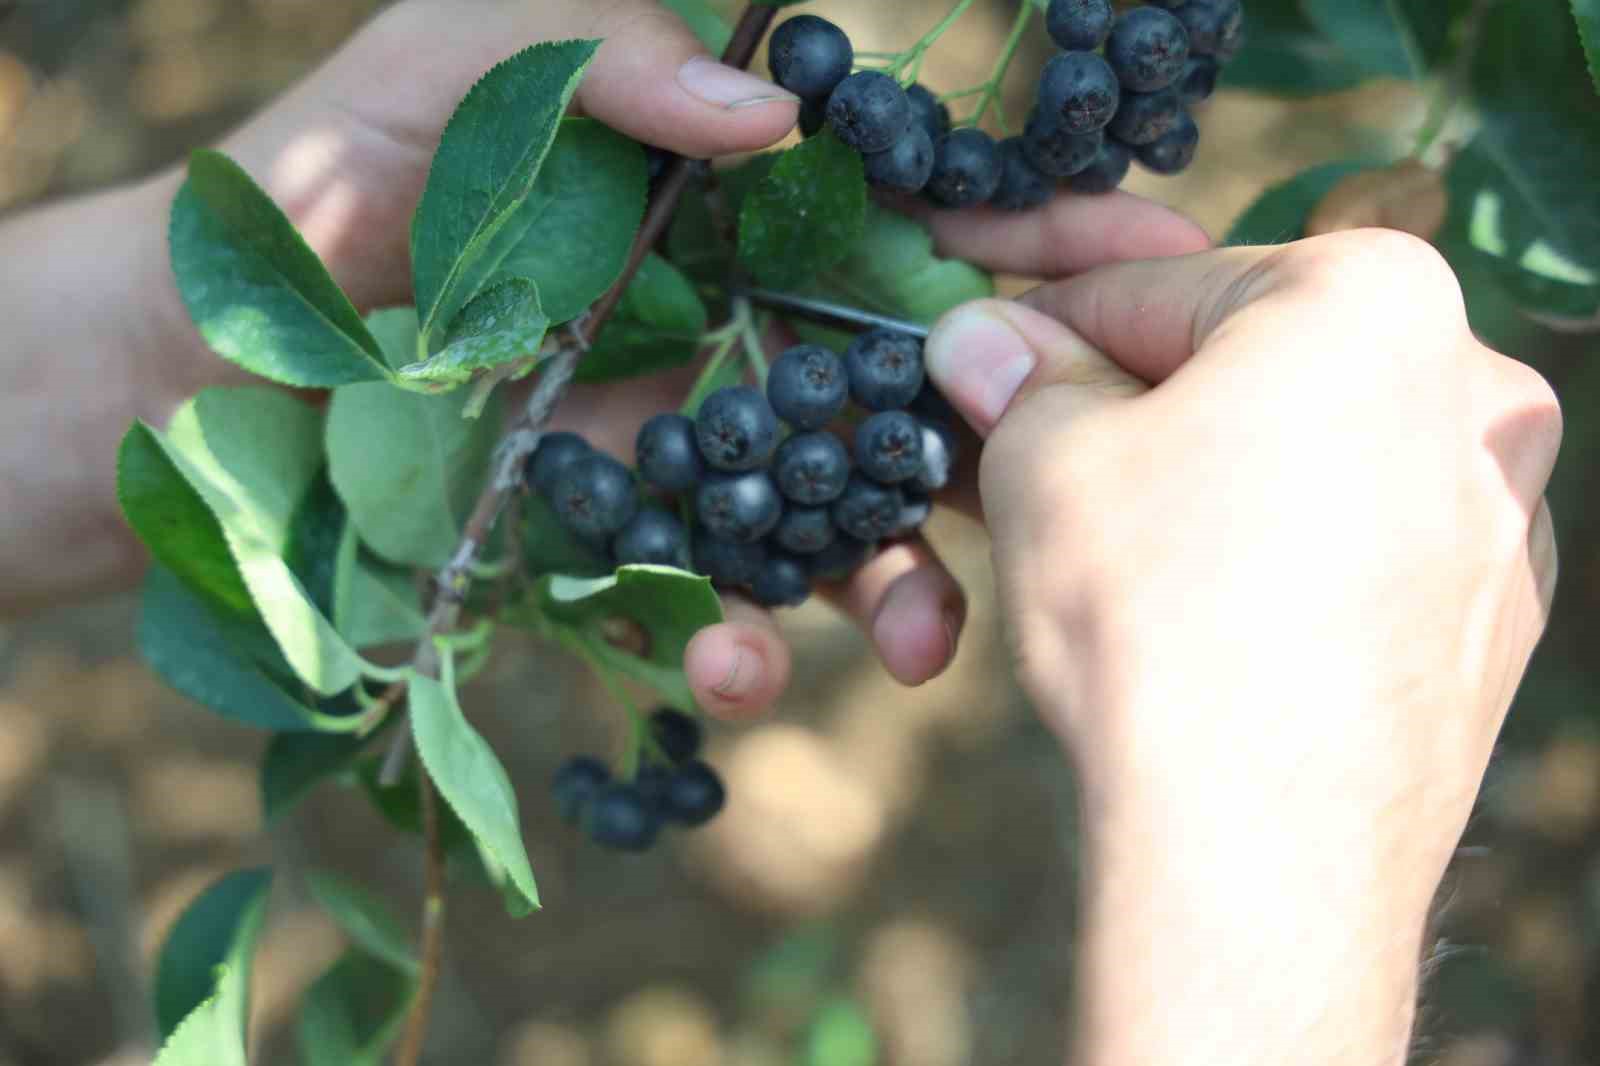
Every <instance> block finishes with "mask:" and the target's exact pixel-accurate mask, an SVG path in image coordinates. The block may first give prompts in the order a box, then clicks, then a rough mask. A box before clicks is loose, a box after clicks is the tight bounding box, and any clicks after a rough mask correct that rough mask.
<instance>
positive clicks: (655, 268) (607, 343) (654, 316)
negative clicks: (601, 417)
mask: <svg viewBox="0 0 1600 1066" xmlns="http://www.w3.org/2000/svg"><path fill="white" fill-rule="evenodd" d="M705 331H706V307H705V304H703V303H701V302H700V296H699V294H698V293H696V292H695V288H694V285H693V283H692V282H690V281H689V279H688V278H686V277H684V275H683V274H682V272H681V271H679V270H678V268H677V267H675V266H673V265H672V264H671V263H669V262H667V261H666V260H665V259H662V258H661V257H660V256H658V255H655V254H651V255H650V256H648V257H647V258H646V259H645V261H644V263H643V264H641V266H640V267H639V273H638V274H636V275H635V276H634V279H633V281H632V282H631V283H630V284H629V285H628V288H627V290H626V291H625V292H624V293H623V295H622V302H621V303H620V304H619V305H618V306H617V310H616V313H615V314H613V315H612V316H611V320H610V321H609V322H607V323H606V326H605V328H604V329H603V330H601V331H600V336H599V338H597V339H596V341H595V345H594V348H593V350H591V351H590V352H589V353H588V354H587V355H585V356H584V357H583V359H582V361H581V362H579V364H578V375H577V380H579V381H582V382H597V381H613V380H616V379H618V378H627V377H634V376H637V375H641V374H654V373H658V372H659V371H662V370H670V369H672V368H673V367H678V366H683V365H684V364H686V363H688V362H690V361H691V360H693V359H694V357H695V353H696V352H697V351H699V348H700V336H701V334H703V333H704V332H705Z"/></svg>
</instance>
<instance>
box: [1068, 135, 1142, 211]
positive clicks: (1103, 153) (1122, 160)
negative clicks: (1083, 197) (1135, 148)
mask: <svg viewBox="0 0 1600 1066" xmlns="http://www.w3.org/2000/svg"><path fill="white" fill-rule="evenodd" d="M1132 162H1133V153H1132V152H1131V151H1130V150H1129V149H1128V146H1127V145H1125V144H1123V143H1122V142H1121V141H1117V140H1113V139H1112V138H1110V137H1107V138H1106V142H1105V143H1104V144H1102V145H1101V146H1100V151H1099V152H1098V153H1096V155H1095V157H1094V162H1093V163H1090V164H1089V165H1088V166H1087V167H1085V168H1084V169H1083V170H1080V171H1078V172H1077V173H1076V174H1074V175H1072V177H1070V178H1068V179H1067V188H1069V189H1071V190H1072V191H1073V192H1076V193H1084V194H1087V195H1091V196H1097V195H1099V194H1101V193H1108V192H1110V191H1111V190H1113V189H1115V188H1116V187H1117V186H1118V185H1121V184H1122V179H1123V178H1125V177H1127V176H1128V167H1129V165H1130V164H1131V163H1132Z"/></svg>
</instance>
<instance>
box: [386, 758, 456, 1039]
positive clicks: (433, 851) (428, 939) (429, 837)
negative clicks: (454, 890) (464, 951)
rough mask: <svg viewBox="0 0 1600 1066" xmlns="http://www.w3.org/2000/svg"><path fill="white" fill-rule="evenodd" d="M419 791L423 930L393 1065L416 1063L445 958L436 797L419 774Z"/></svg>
mask: <svg viewBox="0 0 1600 1066" xmlns="http://www.w3.org/2000/svg"><path fill="white" fill-rule="evenodd" d="M417 787H418V788H420V789H421V790H422V795H421V800H422V833H423V837H424V839H425V840H426V842H427V860H426V861H427V868H426V872H425V874H424V876H425V878H426V885H427V887H426V889H425V891H424V895H423V898H422V933H421V937H420V940H421V947H420V951H419V952H418V954H419V956H420V960H419V961H420V968H419V970H418V973H417V994H416V996H415V998H413V999H412V1001H411V1013H410V1016H409V1017H408V1018H407V1019H406V1032H405V1038H404V1040H403V1041H402V1042H401V1044H400V1050H399V1051H398V1052H396V1053H395V1059H394V1062H395V1066H417V1063H418V1062H420V1061H421V1059H422V1045H423V1044H424V1042H426V1040H427V1036H428V1017H429V1015H430V1014H431V1012H432V1009H433V992H434V989H435V988H437V987H438V985H439V971H440V962H441V960H442V959H443V958H444V900H445V896H444V874H445V870H444V840H443V835H442V834H441V833H440V830H439V797H438V795H437V794H436V793H435V792H434V788H433V782H432V781H429V780H428V775H427V774H422V775H421V776H420V779H419V781H418V783H417Z"/></svg>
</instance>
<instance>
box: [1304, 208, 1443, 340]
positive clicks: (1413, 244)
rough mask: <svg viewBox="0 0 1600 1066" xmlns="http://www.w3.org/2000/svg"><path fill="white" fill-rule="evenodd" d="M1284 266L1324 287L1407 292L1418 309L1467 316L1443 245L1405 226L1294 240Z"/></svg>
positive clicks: (1391, 294) (1391, 293) (1393, 293)
mask: <svg viewBox="0 0 1600 1066" xmlns="http://www.w3.org/2000/svg"><path fill="white" fill-rule="evenodd" d="M1283 255H1284V258H1283V260H1282V261H1281V263H1280V266H1281V267H1282V268H1284V269H1286V270H1287V271H1288V272H1290V273H1291V274H1293V275H1294V276H1295V277H1296V278H1297V279H1298V280H1300V281H1301V282H1303V283H1305V284H1307V285H1309V286H1311V287H1313V288H1316V289H1320V290H1324V291H1326V290H1334V291H1340V292H1349V291H1351V290H1352V289H1353V290H1357V291H1360V292H1379V293H1382V294H1384V295H1385V296H1386V297H1387V298H1388V299H1389V300H1393V299H1394V298H1395V296H1396V295H1397V294H1401V293H1403V294H1404V296H1405V299H1406V302H1407V304H1408V305H1410V306H1411V307H1412V309H1413V313H1414V314H1415V313H1429V314H1436V313H1438V312H1439V311H1440V310H1442V309H1449V310H1450V311H1451V312H1452V313H1453V314H1454V315H1455V317H1457V318H1458V319H1460V320H1461V321H1462V322H1465V319H1466V311H1465V304H1464V302H1463V300H1462V296H1461V286H1460V284H1459V282H1457V280H1456V275H1455V271H1454V270H1452V269H1451V268H1450V264H1449V263H1448V262H1446V261H1445V258H1444V256H1442V255H1440V254H1439V250H1438V249H1437V248H1435V247H1434V246H1433V245H1431V244H1429V243H1428V242H1427V241H1425V240H1423V239H1422V238H1420V237H1416V236H1413V235H1412V234H1409V233H1402V232H1401V231H1399V230H1391V229H1358V230H1347V231H1344V232H1341V233H1332V234H1328V235H1326V236H1322V237H1313V238H1311V239H1309V240H1305V241H1300V242H1298V243H1297V244H1293V245H1289V246H1288V247H1287V248H1285V250H1284V253H1283Z"/></svg>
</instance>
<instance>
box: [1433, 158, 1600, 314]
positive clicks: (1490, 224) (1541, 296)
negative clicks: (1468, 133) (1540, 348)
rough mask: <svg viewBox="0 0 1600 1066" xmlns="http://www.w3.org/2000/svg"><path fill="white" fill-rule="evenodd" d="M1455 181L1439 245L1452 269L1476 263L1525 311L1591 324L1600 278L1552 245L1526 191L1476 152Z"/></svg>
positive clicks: (1456, 169)
mask: <svg viewBox="0 0 1600 1066" xmlns="http://www.w3.org/2000/svg"><path fill="white" fill-rule="evenodd" d="M1448 180H1449V185H1450V204H1451V215H1450V219H1449V222H1448V224H1447V226H1446V228H1445V232H1444V234H1443V235H1442V236H1441V239H1440V241H1439V245H1440V250H1441V251H1443V252H1444V253H1445V255H1446V257H1447V258H1449V259H1450V261H1451V263H1452V264H1454V265H1457V266H1458V269H1462V268H1467V267H1468V266H1469V263H1473V262H1475V264H1476V265H1477V266H1479V267H1480V268H1483V269H1486V270H1487V271H1488V272H1490V273H1491V274H1492V275H1493V276H1494V278H1495V279H1496V280H1497V282H1498V284H1499V287H1500V288H1501V289H1502V290H1503V291H1504V292H1505V293H1506V295H1507V296H1509V297H1510V298H1511V299H1512V301H1513V302H1514V303H1515V304H1517V305H1519V306H1520V307H1523V308H1527V309H1530V310H1537V311H1542V312H1546V313H1549V314H1556V315H1567V316H1584V317H1587V316H1589V315H1593V314H1594V313H1595V312H1596V311H1597V310H1600V271H1597V270H1596V269H1594V268H1591V267H1585V266H1583V265H1581V264H1579V263H1576V262H1573V261H1572V260H1570V259H1568V258H1567V257H1566V256H1565V255H1563V254H1562V253H1561V252H1560V251H1559V250H1558V249H1557V248H1556V246H1555V245H1554V243H1553V242H1552V241H1549V240H1547V239H1546V238H1545V236H1544V233H1545V230H1544V222H1543V220H1542V219H1541V218H1540V217H1539V214H1538V212H1537V211H1536V210H1535V209H1534V207H1533V205H1532V204H1531V203H1530V201H1529V200H1528V199H1527V198H1526V197H1525V196H1523V194H1522V188H1521V183H1520V182H1518V181H1517V180H1516V176H1515V175H1513V174H1508V173H1507V172H1506V171H1505V170H1504V169H1503V168H1502V167H1501V166H1500V163H1499V160H1498V159H1497V158H1495V157H1494V156H1492V155H1490V154H1489V153H1488V152H1486V151H1484V150H1483V149H1482V148H1481V147H1480V145H1479V144H1478V143H1477V142H1474V143H1472V144H1469V145H1468V146H1467V147H1466V148H1464V149H1462V150H1461V151H1460V152H1458V153H1457V155H1456V157H1455V159H1454V161H1453V162H1452V164H1451V167H1450V172H1449V175H1448Z"/></svg>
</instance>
